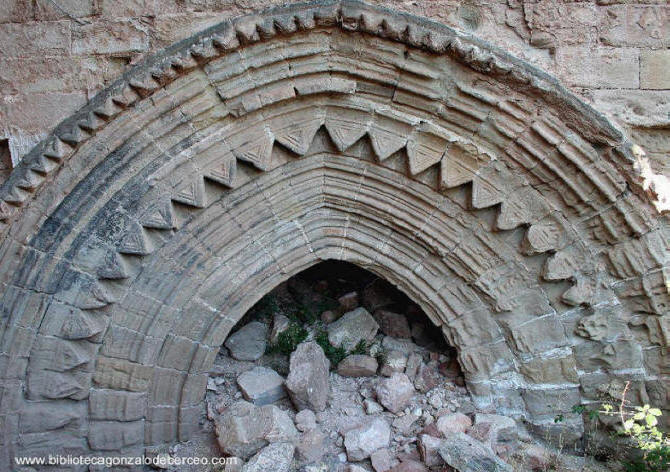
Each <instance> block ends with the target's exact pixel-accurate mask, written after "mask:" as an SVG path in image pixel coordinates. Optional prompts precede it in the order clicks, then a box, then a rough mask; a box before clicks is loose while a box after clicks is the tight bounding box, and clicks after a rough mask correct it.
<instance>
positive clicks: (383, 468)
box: [370, 449, 398, 472]
mask: <svg viewBox="0 0 670 472" xmlns="http://www.w3.org/2000/svg"><path fill="white" fill-rule="evenodd" d="M370 462H371V463H372V468H373V469H374V470H375V472H387V471H389V470H390V469H391V468H392V467H394V466H395V465H396V464H397V463H398V461H397V460H395V458H394V457H393V456H392V455H391V452H390V451H389V450H388V449H377V450H376V451H375V452H373V453H372V454H370Z"/></svg>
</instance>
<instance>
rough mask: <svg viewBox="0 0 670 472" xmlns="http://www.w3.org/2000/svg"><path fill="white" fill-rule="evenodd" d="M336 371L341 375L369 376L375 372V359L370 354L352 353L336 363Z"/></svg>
mask: <svg viewBox="0 0 670 472" xmlns="http://www.w3.org/2000/svg"><path fill="white" fill-rule="evenodd" d="M337 373H338V374H340V375H341V376H343V377H370V376H372V375H375V374H376V373H377V359H375V358H374V357H372V356H366V355H362V354H352V355H350V356H347V357H345V358H344V359H343V360H342V362H340V363H339V364H338V365H337Z"/></svg>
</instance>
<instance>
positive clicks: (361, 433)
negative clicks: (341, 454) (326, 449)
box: [344, 418, 391, 462]
mask: <svg viewBox="0 0 670 472" xmlns="http://www.w3.org/2000/svg"><path fill="white" fill-rule="evenodd" d="M390 440H391V428H390V427H389V425H388V423H387V422H386V421H385V420H384V419H382V418H375V419H374V420H372V421H371V422H369V423H367V424H365V425H363V426H361V427H359V428H355V429H352V430H350V431H347V433H346V434H345V435H344V447H345V448H346V450H347V458H348V459H349V460H350V461H354V462H357V461H362V460H365V459H367V458H368V457H370V455H371V454H372V453H373V452H375V451H376V450H377V449H381V448H383V447H387V446H388V445H389V442H390Z"/></svg>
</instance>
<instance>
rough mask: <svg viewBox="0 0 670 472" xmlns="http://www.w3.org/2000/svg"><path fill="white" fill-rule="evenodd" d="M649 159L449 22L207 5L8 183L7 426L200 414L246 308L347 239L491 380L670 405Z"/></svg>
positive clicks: (27, 432)
mask: <svg viewBox="0 0 670 472" xmlns="http://www.w3.org/2000/svg"><path fill="white" fill-rule="evenodd" d="M633 164H634V159H633V157H632V154H631V152H630V144H629V143H627V142H626V141H625V140H624V138H623V136H622V135H621V134H620V133H619V132H618V131H617V130H616V129H615V128H614V127H613V126H612V125H610V124H609V123H608V122H607V121H606V120H605V119H604V118H602V117H601V116H600V115H598V114H597V113H596V112H595V111H593V110H591V109H590V108H588V107H587V106H586V105H584V104H582V103H581V102H579V101H578V100H577V99H576V98H575V97H573V96H572V95H569V94H568V93H567V92H566V91H565V90H563V89H562V88H561V87H560V86H559V85H557V84H556V82H555V81H554V80H553V79H551V78H549V77H547V76H545V75H543V74H542V73H540V72H538V71H537V70H535V69H533V68H532V67H530V66H528V65H526V64H523V63H521V62H519V61H518V60H516V59H513V58H511V57H510V56H507V55H505V54H503V53H501V52H499V51H496V50H493V49H492V48H490V47H489V46H487V45H485V44H484V43H480V42H477V41H476V40H473V39H471V38H469V37H464V36H461V35H459V34H457V33H455V32H454V31H452V30H450V29H448V28H446V27H443V26H440V25H436V24H434V23H429V22H426V21H423V20H420V19H417V18H414V17H409V16H405V15H400V14H396V13H392V12H389V11H387V10H383V9H379V8H374V7H370V6H367V5H364V4H360V3H355V2H350V1H342V2H332V3H325V4H324V3H318V4H299V5H293V6H289V7H281V8H278V9H273V10H269V11H267V12H266V13H263V14H260V15H257V16H252V17H244V18H241V19H237V20H234V21H232V22H226V23H223V24H221V25H219V26H216V27H214V28H212V29H210V30H207V31H205V32H203V33H202V34H200V35H197V36H195V37H193V38H191V39H189V40H186V41H184V42H182V43H179V44H177V45H175V46H174V47H172V48H170V49H168V50H167V51H165V52H164V53H162V54H161V55H159V56H156V57H154V58H152V59H150V60H148V61H147V63H146V64H144V65H142V66H139V67H137V68H135V69H133V70H132V71H130V72H129V73H128V74H127V75H126V76H124V77H123V78H122V79H120V80H119V81H118V82H117V83H115V84H114V85H113V86H112V87H111V88H110V89H109V90H107V91H105V92H103V93H101V94H100V95H99V96H97V97H96V98H95V99H93V100H92V101H91V103H90V104H89V105H88V106H87V107H85V108H84V109H82V110H81V111H80V112H79V113H77V114H76V116H74V117H72V118H71V119H70V120H67V121H66V122H64V123H62V124H61V125H60V126H59V127H58V128H57V129H56V131H55V132H54V134H53V135H52V136H51V137H49V138H48V139H47V140H46V141H45V142H44V143H42V144H41V145H39V146H38V147H37V148H36V149H35V150H33V152H32V153H31V154H30V155H29V156H28V157H27V158H26V159H25V160H24V162H23V163H22V164H21V165H20V166H19V167H18V168H17V169H16V170H15V171H14V172H13V174H12V176H11V177H10V179H9V180H8V182H7V183H6V184H5V185H4V186H3V187H2V189H1V190H0V196H1V197H2V202H1V203H0V221H4V222H5V223H4V228H3V231H4V234H5V238H4V240H3V242H2V246H1V248H0V250H1V252H0V264H1V265H2V282H3V288H2V290H3V302H2V304H3V305H2V306H3V315H4V317H3V320H2V321H3V325H2V329H3V331H2V345H1V346H2V348H1V351H0V352H2V358H1V359H2V363H1V364H0V367H1V369H2V370H1V372H2V377H3V379H4V380H3V384H2V387H1V388H2V390H1V393H2V400H1V405H2V410H1V411H0V415H1V416H0V419H1V421H2V423H3V424H2V426H3V427H1V428H0V430H2V431H3V432H4V433H3V435H4V436H3V442H2V444H3V446H4V447H3V449H4V450H5V451H8V452H7V454H13V453H16V452H17V451H18V452H21V453H31V454H37V453H41V452H44V451H46V450H49V449H50V448H53V447H59V448H60V449H61V450H63V448H66V449H68V450H70V451H73V452H74V451H85V450H88V449H95V450H119V449H120V450H123V451H132V450H135V449H141V448H142V447H143V446H144V445H145V444H146V445H161V444H165V443H169V442H171V441H174V440H177V439H184V438H186V437H188V434H189V432H190V428H191V427H192V426H193V425H194V421H195V420H194V414H195V412H196V411H197V406H196V405H197V403H198V402H199V401H201V399H202V395H203V392H204V382H205V381H206V376H205V372H207V369H208V366H209V365H210V363H211V362H212V359H213V356H215V354H216V350H217V349H218V347H219V346H220V344H221V343H222V342H223V340H224V339H225V337H226V335H227V333H228V330H229V329H230V328H231V327H232V326H233V324H234V323H235V322H236V321H237V320H238V319H239V317H240V316H241V315H242V314H243V313H244V312H245V310H246V309H248V308H249V307H250V306H251V305H252V304H253V303H254V302H255V301H256V300H257V298H259V297H260V296H262V295H263V294H264V292H265V291H267V290H269V289H271V288H272V287H273V286H275V285H276V284H277V283H279V282H281V281H282V280H284V279H286V278H288V277H289V276H291V275H293V274H295V273H297V272H298V271H300V270H302V269H304V268H306V267H308V266H309V265H311V264H314V263H316V262H318V261H319V260H323V259H328V258H334V259H342V260H349V261H352V262H355V263H357V264H360V265H363V266H365V267H368V268H370V269H371V270H373V271H375V272H377V273H379V274H380V275H382V276H383V277H385V278H387V279H388V280H390V281H392V282H393V283H395V284H397V285H400V286H401V287H402V288H403V290H405V291H406V292H407V293H408V294H409V295H410V296H412V297H413V298H414V300H415V301H417V302H418V303H420V304H421V305H422V306H423V307H424V309H425V310H426V312H427V313H428V314H429V315H430V317H431V319H432V320H433V322H434V323H435V324H436V325H437V326H440V327H441V328H442V329H443V331H444V332H445V335H446V336H447V337H448V338H449V339H450V341H451V342H452V343H453V344H454V345H455V346H457V347H458V348H459V353H460V359H461V363H462V366H463V368H464V371H465V373H466V375H467V381H468V385H469V387H470V390H471V392H472V393H473V395H474V397H475V399H476V400H477V401H478V402H480V403H482V404H495V405H496V406H497V407H498V408H499V409H504V410H506V411H508V412H509V413H512V414H516V415H519V416H522V417H525V418H526V419H527V420H528V421H530V422H532V423H534V424H538V425H543V424H544V425H546V426H547V427H551V426H552V425H553V421H552V418H553V416H554V415H555V414H557V413H560V411H558V410H561V409H562V408H563V409H565V410H566V416H569V410H570V407H571V406H572V404H574V403H576V402H580V401H581V402H587V401H590V400H591V399H593V398H594V395H595V394H596V393H597V392H595V388H594V385H597V384H600V383H603V379H606V380H612V381H615V380H616V379H617V378H618V377H619V376H620V375H626V377H627V378H632V379H633V380H635V391H636V392H637V394H639V395H640V396H642V397H647V396H649V395H652V396H654V398H655V399H656V400H658V401H657V403H658V402H659V401H660V402H661V404H665V403H666V401H667V400H666V397H665V395H667V387H666V386H667V377H664V376H665V375H667V374H668V369H667V365H665V364H664V361H663V356H662V354H661V353H662V352H663V351H662V349H664V348H665V347H666V346H667V344H668V334H667V333H668V331H667V329H668V328H667V326H668V325H667V319H668V318H667V311H668V289H667V282H666V281H667V278H666V273H665V270H666V269H665V266H666V265H667V258H668V247H667V246H668V244H667V241H668V237H667V229H666V227H667V220H666V219H663V218H659V217H658V215H657V214H656V213H655V212H654V210H653V206H652V205H651V203H650V201H649V199H648V198H647V196H646V195H645V194H644V192H643V191H642V188H641V186H640V184H639V181H638V178H637V177H636V174H635V172H634V171H633ZM659 315H660V316H659ZM575 333H576V334H578V337H577V336H574V334H575ZM566 398H567V400H566ZM547 400H549V401H547ZM559 400H561V401H563V403H561V402H560V401H559ZM570 402H572V403H570ZM547 404H552V405H554V407H552V410H551V411H548V410H547V408H546V405H547ZM573 420H574V421H575V422H577V423H578V419H576V418H573ZM47 431H48V432H47Z"/></svg>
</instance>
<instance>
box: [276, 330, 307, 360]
mask: <svg viewBox="0 0 670 472" xmlns="http://www.w3.org/2000/svg"><path fill="white" fill-rule="evenodd" d="M307 334H308V333H307V330H306V329H305V328H303V327H302V326H300V325H299V324H298V323H291V324H289V326H288V328H286V330H285V331H282V332H281V333H279V335H278V336H277V342H276V343H274V344H272V345H271V346H269V347H268V350H267V351H268V353H271V354H274V353H281V354H286V355H289V354H291V353H292V352H293V351H295V348H296V347H298V344H300V343H301V342H303V341H304V340H305V339H307Z"/></svg>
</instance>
